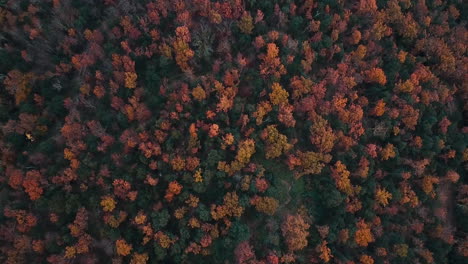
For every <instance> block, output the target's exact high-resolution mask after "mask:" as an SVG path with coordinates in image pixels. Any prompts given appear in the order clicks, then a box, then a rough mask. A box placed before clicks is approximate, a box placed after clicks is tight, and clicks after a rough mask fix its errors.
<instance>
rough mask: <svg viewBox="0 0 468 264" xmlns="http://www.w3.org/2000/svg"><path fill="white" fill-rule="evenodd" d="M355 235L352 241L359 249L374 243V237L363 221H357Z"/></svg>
mask: <svg viewBox="0 0 468 264" xmlns="http://www.w3.org/2000/svg"><path fill="white" fill-rule="evenodd" d="M356 227H357V230H356V233H354V241H355V242H356V244H358V245H359V246H361V247H367V245H369V243H371V242H374V236H373V235H372V232H371V230H370V227H369V225H368V224H367V223H366V222H364V220H362V219H361V220H359V221H358V222H357V223H356Z"/></svg>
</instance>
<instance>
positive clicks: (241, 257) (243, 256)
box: [234, 241, 255, 264]
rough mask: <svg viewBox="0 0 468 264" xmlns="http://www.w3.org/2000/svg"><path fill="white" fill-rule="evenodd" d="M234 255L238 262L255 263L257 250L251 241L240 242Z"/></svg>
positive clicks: (240, 263) (244, 263) (243, 263)
mask: <svg viewBox="0 0 468 264" xmlns="http://www.w3.org/2000/svg"><path fill="white" fill-rule="evenodd" d="M234 255H235V258H236V263H238V264H246V263H253V261H255V252H254V251H253V248H252V246H251V245H250V244H249V241H243V242H241V243H239V245H237V247H236V249H235V251H234Z"/></svg>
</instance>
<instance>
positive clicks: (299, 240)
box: [281, 214, 310, 251]
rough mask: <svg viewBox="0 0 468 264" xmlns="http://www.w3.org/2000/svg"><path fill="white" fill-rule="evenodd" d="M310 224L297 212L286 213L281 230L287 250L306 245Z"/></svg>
mask: <svg viewBox="0 0 468 264" xmlns="http://www.w3.org/2000/svg"><path fill="white" fill-rule="evenodd" d="M309 227H310V225H309V224H307V223H306V222H305V221H304V219H303V218H302V216H300V215H299V214H296V215H291V214H288V215H287V216H286V218H285V219H284V220H283V223H282V225H281V232H282V234H283V237H284V239H285V242H286V245H287V246H288V249H289V251H297V250H301V249H303V248H304V247H306V246H307V237H308V236H309V232H308V229H309Z"/></svg>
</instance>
